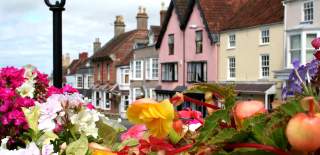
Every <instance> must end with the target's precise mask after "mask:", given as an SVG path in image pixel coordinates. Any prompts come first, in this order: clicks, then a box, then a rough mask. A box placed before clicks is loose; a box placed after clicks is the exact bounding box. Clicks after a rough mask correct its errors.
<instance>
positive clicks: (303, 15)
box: [302, 0, 315, 23]
mask: <svg viewBox="0 0 320 155" xmlns="http://www.w3.org/2000/svg"><path fill="white" fill-rule="evenodd" d="M308 3H311V4H312V7H310V8H306V7H305V5H307V4H308ZM309 5H310V4H309ZM307 9H311V14H310V15H306V11H307ZM314 10H315V9H314V1H313V0H309V1H306V2H304V3H303V5H302V22H304V23H309V22H311V23H312V22H313V20H314ZM307 16H308V18H312V19H307V18H306V17H307Z"/></svg>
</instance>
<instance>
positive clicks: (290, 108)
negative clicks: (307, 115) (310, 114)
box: [280, 101, 304, 116]
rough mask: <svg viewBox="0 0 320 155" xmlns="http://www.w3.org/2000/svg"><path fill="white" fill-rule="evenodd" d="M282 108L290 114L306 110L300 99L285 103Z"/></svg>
mask: <svg viewBox="0 0 320 155" xmlns="http://www.w3.org/2000/svg"><path fill="white" fill-rule="evenodd" d="M280 110H281V111H283V112H284V113H285V114H287V115H290V116H293V115H295V114H297V113H299V112H303V111H304V110H303V108H302V107H301V105H300V103H299V101H292V102H290V103H286V104H283V105H281V106H280Z"/></svg>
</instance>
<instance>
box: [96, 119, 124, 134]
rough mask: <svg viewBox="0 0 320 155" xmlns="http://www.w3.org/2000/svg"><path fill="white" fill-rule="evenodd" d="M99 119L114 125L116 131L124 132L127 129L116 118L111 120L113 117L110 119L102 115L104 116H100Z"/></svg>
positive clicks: (111, 125)
mask: <svg viewBox="0 0 320 155" xmlns="http://www.w3.org/2000/svg"><path fill="white" fill-rule="evenodd" d="M99 120H100V121H101V122H102V123H104V124H106V125H108V126H110V127H112V128H113V129H114V130H115V131H116V132H123V131H126V130H127V128H126V127H125V126H123V125H122V124H120V123H119V122H118V121H116V120H111V119H108V118H107V117H102V116H100V117H99Z"/></svg>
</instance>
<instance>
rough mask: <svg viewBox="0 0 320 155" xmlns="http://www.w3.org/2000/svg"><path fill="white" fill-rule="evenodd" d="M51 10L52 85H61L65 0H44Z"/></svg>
mask: <svg viewBox="0 0 320 155" xmlns="http://www.w3.org/2000/svg"><path fill="white" fill-rule="evenodd" d="M44 2H45V3H46V5H47V6H48V7H49V8H50V10H51V11H52V12H53V85H54V86H55V87H57V88H61V87H62V11H64V10H65V9H64V5H65V4H66V0H44Z"/></svg>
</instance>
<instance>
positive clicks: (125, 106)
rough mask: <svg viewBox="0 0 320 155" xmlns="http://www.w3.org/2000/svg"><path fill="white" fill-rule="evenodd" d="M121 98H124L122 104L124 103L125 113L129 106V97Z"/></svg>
mask: <svg viewBox="0 0 320 155" xmlns="http://www.w3.org/2000/svg"><path fill="white" fill-rule="evenodd" d="M123 98H124V100H123V102H124V110H125V111H127V109H128V107H129V104H130V103H129V96H127V95H126V96H124V97H123Z"/></svg>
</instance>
